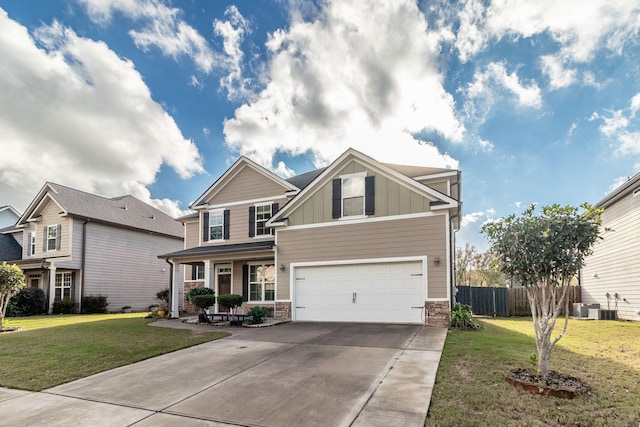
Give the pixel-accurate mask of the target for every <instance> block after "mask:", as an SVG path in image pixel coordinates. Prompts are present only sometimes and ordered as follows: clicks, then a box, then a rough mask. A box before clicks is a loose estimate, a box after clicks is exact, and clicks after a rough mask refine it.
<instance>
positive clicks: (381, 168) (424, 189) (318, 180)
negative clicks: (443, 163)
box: [267, 148, 459, 225]
mask: <svg viewBox="0 0 640 427" xmlns="http://www.w3.org/2000/svg"><path fill="white" fill-rule="evenodd" d="M354 159H355V160H358V161H359V162H360V163H362V164H364V165H366V166H367V167H370V168H371V169H373V170H376V171H378V172H380V173H382V174H383V175H385V176H387V177H389V178H391V179H394V180H395V181H397V182H400V183H402V184H403V185H405V186H406V187H408V188H411V189H413V190H414V191H416V192H417V193H418V194H421V195H423V196H424V197H426V198H428V199H430V200H431V202H432V209H434V210H435V209H449V208H455V207H458V206H459V202H458V201H457V200H455V199H453V198H451V197H449V196H447V195H445V194H442V193H440V192H439V191H436V190H434V189H432V188H431V187H428V186H426V185H424V184H421V183H420V182H418V181H416V180H414V179H412V178H410V177H408V176H406V175H404V174H403V173H400V172H398V171H397V170H396V169H395V168H392V167H390V166H389V165H386V164H384V163H380V162H378V161H377V160H374V159H373V158H371V157H369V156H367V155H365V154H363V153H361V152H359V151H358V150H355V149H353V148H349V149H348V150H347V151H345V152H344V153H342V155H341V156H340V157H338V158H337V159H336V160H335V161H334V162H333V163H331V165H329V166H328V167H327V168H325V169H324V170H322V171H321V172H320V173H319V174H318V175H317V176H316V177H315V179H313V181H312V182H311V183H309V184H308V185H307V186H306V187H305V188H304V189H303V190H302V191H300V192H299V193H298V194H297V195H296V196H295V197H294V198H293V199H291V201H290V202H289V203H287V204H286V205H285V206H284V207H283V208H282V209H280V210H279V211H278V212H277V213H276V214H275V215H274V216H273V217H271V219H269V221H268V222H267V225H272V224H273V223H274V222H278V221H280V220H281V219H283V218H286V217H287V216H288V215H289V214H290V213H291V212H292V211H293V210H294V209H297V208H298V207H299V206H300V205H301V204H302V203H304V202H305V201H306V200H307V199H308V198H309V197H310V196H312V195H313V194H314V193H315V191H317V190H318V189H319V188H321V187H322V186H323V185H324V184H325V183H326V182H327V181H328V180H329V179H330V178H331V177H332V176H333V175H334V173H335V172H336V171H338V170H339V169H340V168H341V167H342V166H343V165H345V164H346V163H347V162H349V161H350V160H354ZM395 166H398V165H395Z"/></svg>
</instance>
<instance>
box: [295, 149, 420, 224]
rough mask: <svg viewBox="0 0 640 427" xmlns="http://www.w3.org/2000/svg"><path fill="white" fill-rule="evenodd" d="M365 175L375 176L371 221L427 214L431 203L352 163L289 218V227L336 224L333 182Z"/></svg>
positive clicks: (394, 182) (392, 181)
mask: <svg viewBox="0 0 640 427" xmlns="http://www.w3.org/2000/svg"><path fill="white" fill-rule="evenodd" d="M359 172H366V173H367V175H368V176H375V214H374V215H369V216H370V217H381V216H392V215H405V214H414V213H419V212H428V211H430V210H431V207H430V202H431V201H430V200H429V199H427V198H426V197H423V196H422V195H420V194H418V193H416V192H415V191H413V190H411V189H409V188H407V187H405V186H404V185H402V184H399V183H398V182H396V181H394V180H391V179H389V178H387V177H386V176H384V175H382V174H379V173H376V172H375V171H372V170H367V168H365V166H364V165H362V164H360V163H358V162H356V161H351V162H350V163H349V164H347V165H346V166H345V167H344V168H342V169H341V170H340V171H339V172H337V173H336V174H335V175H333V176H332V177H331V179H329V180H328V181H327V182H326V183H325V184H324V185H323V186H322V188H320V189H318V190H317V191H316V192H315V193H314V194H313V195H312V196H310V197H309V199H307V200H305V201H304V203H302V204H301V205H300V206H299V207H298V208H297V209H295V210H294V211H293V212H291V214H290V215H289V225H303V224H318V223H323V222H333V221H337V220H336V219H334V218H332V215H331V207H332V193H333V188H332V180H333V179H337V178H339V177H340V176H342V175H347V174H352V173H359Z"/></svg>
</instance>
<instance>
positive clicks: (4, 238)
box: [0, 205, 22, 263]
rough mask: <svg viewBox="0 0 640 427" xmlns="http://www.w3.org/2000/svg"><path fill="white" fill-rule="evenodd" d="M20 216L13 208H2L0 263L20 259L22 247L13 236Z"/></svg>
mask: <svg viewBox="0 0 640 427" xmlns="http://www.w3.org/2000/svg"><path fill="white" fill-rule="evenodd" d="M18 219H20V214H19V213H18V211H16V210H15V209H14V208H13V207H11V206H8V205H7V206H0V263H1V262H2V261H7V260H12V259H16V258H20V254H21V253H22V247H21V246H20V243H19V242H18V240H16V239H15V237H14V236H13V235H12V233H11V230H13V229H14V226H15V224H16V222H18Z"/></svg>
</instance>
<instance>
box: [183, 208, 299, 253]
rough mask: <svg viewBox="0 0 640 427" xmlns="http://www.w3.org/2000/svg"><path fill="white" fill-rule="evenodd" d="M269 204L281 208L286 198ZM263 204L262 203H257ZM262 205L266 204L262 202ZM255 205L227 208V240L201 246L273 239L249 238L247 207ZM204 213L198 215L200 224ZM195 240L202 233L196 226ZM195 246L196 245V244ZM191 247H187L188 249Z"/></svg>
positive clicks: (268, 236) (203, 243)
mask: <svg viewBox="0 0 640 427" xmlns="http://www.w3.org/2000/svg"><path fill="white" fill-rule="evenodd" d="M269 202H273V203H278V204H279V207H282V206H283V205H284V204H285V203H286V202H287V198H286V197H284V196H283V197H282V198H280V199H273V200H269ZM258 204H263V203H258ZM264 204H268V203H267V202H264ZM255 205H256V203H253V202H251V203H243V204H240V205H233V206H229V207H228V208H226V209H228V210H229V238H228V239H227V240H224V241H214V242H202V245H203V246H207V245H231V244H235V243H248V242H255V241H259V240H269V239H273V236H271V235H266V236H257V237H249V207H250V206H255ZM203 214H204V211H203V212H201V213H200V221H201V222H200V224H202V216H203ZM193 232H194V231H192V230H189V233H193ZM197 233H198V234H196V238H198V239H200V238H201V236H200V233H202V227H201V226H199V225H198V230H197ZM189 244H191V238H189ZM196 246H197V244H196ZM190 247H192V246H188V247H187V248H190Z"/></svg>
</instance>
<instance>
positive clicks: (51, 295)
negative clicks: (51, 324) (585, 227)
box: [49, 261, 56, 314]
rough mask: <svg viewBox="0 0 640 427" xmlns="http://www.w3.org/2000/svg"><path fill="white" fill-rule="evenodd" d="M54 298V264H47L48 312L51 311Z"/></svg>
mask: <svg viewBox="0 0 640 427" xmlns="http://www.w3.org/2000/svg"><path fill="white" fill-rule="evenodd" d="M55 299H56V265H55V263H54V262H53V261H51V264H50V265H49V314H51V313H53V301H55Z"/></svg>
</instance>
